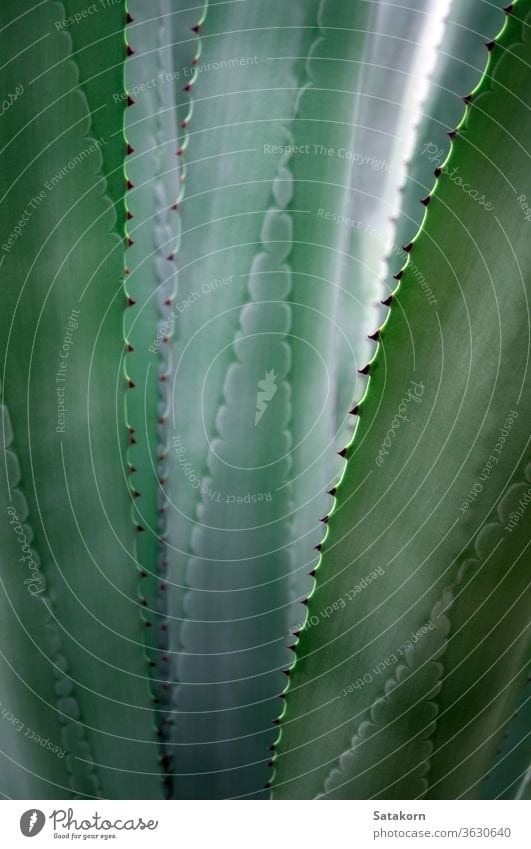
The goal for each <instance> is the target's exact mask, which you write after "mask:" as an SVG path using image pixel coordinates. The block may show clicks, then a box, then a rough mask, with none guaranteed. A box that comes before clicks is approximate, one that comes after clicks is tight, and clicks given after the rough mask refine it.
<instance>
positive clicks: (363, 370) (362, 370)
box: [358, 363, 370, 374]
mask: <svg viewBox="0 0 531 849" xmlns="http://www.w3.org/2000/svg"><path fill="white" fill-rule="evenodd" d="M369 369H370V363H367V365H366V366H363V368H359V369H358V372H359V374H369Z"/></svg>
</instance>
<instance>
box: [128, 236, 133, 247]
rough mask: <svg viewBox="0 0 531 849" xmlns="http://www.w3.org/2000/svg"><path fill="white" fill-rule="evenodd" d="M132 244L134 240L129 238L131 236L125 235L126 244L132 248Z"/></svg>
mask: <svg viewBox="0 0 531 849" xmlns="http://www.w3.org/2000/svg"><path fill="white" fill-rule="evenodd" d="M133 245H134V240H133V239H132V238H131V236H128V237H127V246H128V247H129V248H132V247H133Z"/></svg>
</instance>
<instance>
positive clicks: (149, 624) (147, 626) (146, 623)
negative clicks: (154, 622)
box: [144, 620, 151, 628]
mask: <svg viewBox="0 0 531 849" xmlns="http://www.w3.org/2000/svg"><path fill="white" fill-rule="evenodd" d="M144 627H145V628H151V622H148V621H147V620H146V622H144Z"/></svg>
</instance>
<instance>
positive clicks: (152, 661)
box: [148, 660, 157, 667]
mask: <svg viewBox="0 0 531 849" xmlns="http://www.w3.org/2000/svg"><path fill="white" fill-rule="evenodd" d="M148 664H149V665H150V666H151V667H153V666H156V665H157V664H156V663H155V661H154V660H148Z"/></svg>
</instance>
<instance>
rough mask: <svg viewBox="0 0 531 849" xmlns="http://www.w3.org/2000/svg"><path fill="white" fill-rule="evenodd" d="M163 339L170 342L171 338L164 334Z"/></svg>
mask: <svg viewBox="0 0 531 849" xmlns="http://www.w3.org/2000/svg"><path fill="white" fill-rule="evenodd" d="M162 341H163V342H169V341H170V340H169V337H168V336H163V337H162Z"/></svg>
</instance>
